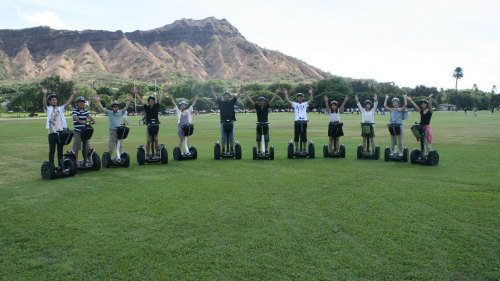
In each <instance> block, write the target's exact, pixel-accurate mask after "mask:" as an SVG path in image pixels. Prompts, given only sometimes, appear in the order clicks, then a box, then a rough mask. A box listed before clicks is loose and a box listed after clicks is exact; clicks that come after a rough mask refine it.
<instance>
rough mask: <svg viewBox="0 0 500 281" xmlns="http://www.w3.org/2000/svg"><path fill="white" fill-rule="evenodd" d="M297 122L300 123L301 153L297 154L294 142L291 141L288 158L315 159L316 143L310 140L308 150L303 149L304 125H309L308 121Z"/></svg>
mask: <svg viewBox="0 0 500 281" xmlns="http://www.w3.org/2000/svg"><path fill="white" fill-rule="evenodd" d="M295 122H299V123H300V133H299V151H298V152H296V151H295V150H294V149H293V141H290V142H289V143H288V158H289V159H291V158H294V157H295V158H305V157H307V156H309V158H314V157H315V153H314V143H313V142H312V141H311V140H310V141H309V142H308V143H307V150H306V149H305V147H304V148H302V143H303V141H302V132H303V131H304V123H307V122H308V120H301V121H295Z"/></svg>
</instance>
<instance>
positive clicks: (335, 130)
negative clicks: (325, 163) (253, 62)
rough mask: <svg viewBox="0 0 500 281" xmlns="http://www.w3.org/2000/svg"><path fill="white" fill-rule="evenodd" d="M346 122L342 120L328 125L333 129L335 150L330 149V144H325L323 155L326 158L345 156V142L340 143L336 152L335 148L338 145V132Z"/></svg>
mask: <svg viewBox="0 0 500 281" xmlns="http://www.w3.org/2000/svg"><path fill="white" fill-rule="evenodd" d="M343 125H344V124H343V123H342V122H330V124H329V125H328V126H330V127H331V129H332V130H333V150H334V151H331V152H330V151H329V149H328V145H327V144H325V145H323V157H324V158H329V157H330V158H345V146H344V145H343V144H341V145H340V147H339V151H337V152H335V148H336V147H337V137H336V136H337V134H338V131H339V130H340V129H342V126H343Z"/></svg>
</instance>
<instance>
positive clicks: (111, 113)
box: [95, 94, 130, 159]
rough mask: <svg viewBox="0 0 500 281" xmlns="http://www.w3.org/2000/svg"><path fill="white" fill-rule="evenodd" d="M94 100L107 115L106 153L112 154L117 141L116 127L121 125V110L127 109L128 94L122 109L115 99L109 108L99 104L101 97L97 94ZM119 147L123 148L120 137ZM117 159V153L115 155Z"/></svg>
mask: <svg viewBox="0 0 500 281" xmlns="http://www.w3.org/2000/svg"><path fill="white" fill-rule="evenodd" d="M95 100H96V102H97V105H98V106H99V108H100V109H101V111H102V112H104V113H105V114H106V115H107V116H108V127H109V137H108V153H109V155H110V156H111V155H113V151H114V150H115V148H116V143H117V140H118V139H117V135H116V128H118V127H120V126H121V122H122V118H123V112H124V111H126V110H127V108H128V105H129V103H130V94H129V95H127V102H126V103H125V107H124V108H122V109H119V105H120V104H119V103H118V102H117V101H114V102H113V103H111V108H112V109H111V110H109V109H106V108H104V107H103V106H102V104H101V97H100V96H99V95H96V96H95ZM120 149H123V140H122V139H120ZM117 157H118V159H119V155H118V156H117Z"/></svg>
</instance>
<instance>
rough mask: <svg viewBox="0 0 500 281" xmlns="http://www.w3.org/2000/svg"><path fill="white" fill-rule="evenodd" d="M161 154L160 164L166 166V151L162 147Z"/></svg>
mask: <svg viewBox="0 0 500 281" xmlns="http://www.w3.org/2000/svg"><path fill="white" fill-rule="evenodd" d="M160 153H161V163H162V164H168V151H167V149H166V148H165V147H163V148H162V149H161V151H160Z"/></svg>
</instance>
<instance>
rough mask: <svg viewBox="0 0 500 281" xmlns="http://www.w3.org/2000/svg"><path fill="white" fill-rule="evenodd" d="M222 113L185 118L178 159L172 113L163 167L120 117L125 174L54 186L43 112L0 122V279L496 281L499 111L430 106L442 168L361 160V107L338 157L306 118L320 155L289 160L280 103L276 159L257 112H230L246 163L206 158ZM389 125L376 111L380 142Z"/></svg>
mask: <svg viewBox="0 0 500 281" xmlns="http://www.w3.org/2000/svg"><path fill="white" fill-rule="evenodd" d="M418 117H419V116H417V114H412V115H410V120H408V121H405V122H406V123H405V132H404V133H405V144H406V145H407V146H408V147H409V149H410V151H411V150H412V149H413V148H416V147H419V143H418V142H417V141H416V140H415V138H414V137H413V136H412V135H411V131H410V130H409V127H410V124H413V122H415V121H418ZM217 118H218V116H213V115H204V116H195V117H194V123H195V131H194V135H193V136H192V137H191V142H192V144H193V145H195V146H196V147H197V148H198V152H199V156H198V160H195V161H184V162H177V161H173V158H172V149H173V145H174V144H176V143H177V136H176V124H175V122H176V120H177V119H176V118H175V117H163V119H162V125H161V128H160V143H165V144H166V145H167V148H168V151H169V164H168V165H145V166H138V165H137V164H136V148H137V146H138V145H139V144H143V143H145V130H146V129H145V127H144V126H139V125H138V120H139V119H138V118H134V117H129V121H130V123H131V126H130V127H131V132H130V134H129V137H128V139H126V140H125V148H126V150H127V151H129V153H130V154H131V158H132V163H131V165H130V168H128V169H123V168H114V169H106V170H104V169H102V170H101V171H98V172H86V173H85V172H83V173H79V174H77V175H76V176H75V177H72V178H64V179H57V180H54V181H43V180H42V178H41V175H40V165H41V163H42V162H43V161H44V160H46V159H47V152H48V142H47V131H46V130H45V119H44V118H43V117H39V118H34V119H33V118H0V131H1V134H0V151H1V154H0V170H1V176H0V280H94V279H97V280H117V279H118V280H123V279H125V280H127V279H128V280H137V279H143V280H158V279H167V280H202V279H208V280H247V279H257V280H335V279H339V280H363V279H364V280H408V279H414V280H499V279H500V177H499V176H498V171H499V170H500V144H499V140H500V130H499V129H500V126H499V125H500V115H499V114H496V115H491V113H489V112H486V111H485V112H480V114H479V115H478V117H477V118H474V116H473V114H472V113H471V114H467V115H464V114H463V112H459V113H451V112H436V113H435V114H434V116H433V118H432V122H431V125H432V130H433V135H434V143H433V148H434V149H436V150H437V151H438V152H439V154H440V163H439V165H438V166H436V167H427V166H420V165H411V164H410V163H396V162H384V161H383V160H378V161H370V160H356V148H357V145H358V144H359V143H360V142H361V137H360V127H359V122H360V120H361V116H356V115H353V116H351V115H344V116H342V117H341V118H342V121H343V122H344V133H345V137H343V138H341V142H342V143H344V144H345V145H346V159H324V158H322V146H323V144H325V143H327V139H328V138H327V136H326V132H327V125H328V117H327V116H326V115H314V114H309V118H310V119H311V121H310V122H309V125H308V127H309V129H308V137H309V139H312V140H313V141H314V142H315V145H316V156H317V158H316V159H293V160H290V159H286V146H287V143H288V141H289V140H290V139H291V138H292V137H293V121H292V120H293V115H292V114H286V113H282V114H272V115H270V122H271V125H270V126H271V131H270V132H271V144H272V145H274V147H275V153H276V156H275V157H276V159H275V160H274V161H253V160H251V158H252V153H251V152H252V150H251V148H252V146H253V145H255V121H256V117H255V115H253V114H245V115H237V118H238V121H237V122H236V125H235V135H236V139H237V140H239V141H240V142H241V144H242V147H243V159H242V160H227V159H226V160H219V161H215V160H213V143H214V142H215V141H216V140H217V139H218V138H219V125H218V119H217ZM388 120H389V117H388V116H376V122H377V125H376V135H377V137H376V138H375V141H376V144H378V145H380V146H381V150H382V151H383V148H384V147H385V146H386V145H389V144H390V138H389V133H388V130H387V129H386V125H385V124H386V123H387V122H388ZM97 121H98V124H96V125H95V126H94V128H95V132H94V137H93V139H92V144H93V146H94V147H95V148H96V150H97V151H98V153H99V154H100V155H102V152H103V151H104V149H105V148H106V147H107V134H108V132H107V118H106V117H104V116H98V118H97ZM66 148H67V149H70V148H71V146H67V147H66ZM65 150H66V149H65ZM382 158H383V156H382Z"/></svg>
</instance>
